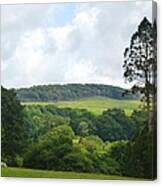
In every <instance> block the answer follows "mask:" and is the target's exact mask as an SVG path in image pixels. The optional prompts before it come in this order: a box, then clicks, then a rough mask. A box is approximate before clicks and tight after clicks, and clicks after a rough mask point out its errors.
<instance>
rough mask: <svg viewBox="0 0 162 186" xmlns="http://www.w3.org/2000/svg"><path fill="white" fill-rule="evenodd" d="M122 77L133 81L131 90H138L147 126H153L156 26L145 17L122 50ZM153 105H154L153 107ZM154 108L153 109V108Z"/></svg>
mask: <svg viewBox="0 0 162 186" xmlns="http://www.w3.org/2000/svg"><path fill="white" fill-rule="evenodd" d="M124 58H125V59H124V65H123V67H124V77H125V79H126V80H127V81H128V82H131V83H133V86H132V92H133V93H134V92H140V94H141V95H143V97H142V100H143V103H144V106H145V107H144V108H146V110H147V114H148V121H147V124H148V128H149V130H150V129H151V128H152V127H153V122H152V118H153V117H154V114H153V113H154V112H155V109H156V106H155V105H154V104H155V98H156V70H157V62H156V26H155V25H154V26H153V25H152V24H151V23H150V22H149V21H148V19H147V18H146V17H145V18H144V19H143V20H142V22H141V23H140V25H139V26H138V30H137V31H136V32H135V33H134V34H133V35H132V38H131V42H130V46H129V48H126V49H125V52H124ZM153 105H154V107H153ZM153 109H154V110H153Z"/></svg>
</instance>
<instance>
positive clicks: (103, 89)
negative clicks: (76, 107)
mask: <svg viewBox="0 0 162 186" xmlns="http://www.w3.org/2000/svg"><path fill="white" fill-rule="evenodd" d="M125 91H126V90H125V89H123V88H120V87H114V86H110V85H102V84H100V85H99V84H65V85H39V86H33V87H30V88H21V89H17V90H16V92H17V95H18V97H19V99H20V100H21V101H24V102H28V101H43V102H44V101H46V102H47V101H48V102H50V101H55V102H56V101H67V100H75V99H79V98H85V97H92V96H102V97H107V98H113V99H119V100H122V99H135V98H137V96H135V95H132V94H131V93H129V94H127V95H125V96H123V93H124V92H125Z"/></svg>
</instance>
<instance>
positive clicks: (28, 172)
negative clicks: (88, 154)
mask: <svg viewBox="0 0 162 186" xmlns="http://www.w3.org/2000/svg"><path fill="white" fill-rule="evenodd" d="M1 175H2V176H3V177H24V178H64V179H96V180H97V179H98V180H134V179H136V178H129V177H122V176H112V175H104V174H93V173H76V172H62V171H46V170H34V169H24V168H2V171H1Z"/></svg>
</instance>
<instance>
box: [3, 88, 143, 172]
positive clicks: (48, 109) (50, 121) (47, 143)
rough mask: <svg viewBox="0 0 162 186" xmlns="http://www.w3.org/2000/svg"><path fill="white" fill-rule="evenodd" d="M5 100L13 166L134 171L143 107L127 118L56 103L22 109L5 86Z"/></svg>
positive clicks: (6, 148) (7, 157) (6, 149)
mask: <svg viewBox="0 0 162 186" xmlns="http://www.w3.org/2000/svg"><path fill="white" fill-rule="evenodd" d="M2 98H3V102H2V161H4V162H6V163H7V164H8V165H9V166H23V167H28V168H36V169H48V170H63V171H76V172H96V173H105V174H116V175H128V173H130V171H129V169H127V166H128V164H127V162H128V159H129V155H128V149H129V148H128V146H129V145H130V144H129V141H130V140H132V139H133V138H134V137H135V136H136V135H137V134H138V133H139V131H140V130H141V128H142V127H143V126H144V123H143V121H144V117H145V114H144V113H143V112H142V111H138V112H137V111H135V112H134V113H133V114H132V116H131V117H128V116H127V115H125V113H124V111H122V110H119V109H112V110H107V111H104V112H103V113H102V114H101V115H99V116H97V115H94V114H92V113H90V112H88V111H87V110H84V109H82V110H80V109H70V108H57V107H55V106H54V105H43V106H40V105H28V106H25V107H23V106H21V105H20V102H19V101H18V99H17V96H16V94H15V93H14V91H13V90H7V89H4V88H3V87H2ZM6 103H7V104H6ZM13 105H14V106H15V107H14V109H13ZM15 108H16V110H15ZM6 113H8V114H6ZM9 121H10V122H9ZM123 157H124V159H123ZM130 176H134V175H133V174H130ZM137 176H138V175H137Z"/></svg>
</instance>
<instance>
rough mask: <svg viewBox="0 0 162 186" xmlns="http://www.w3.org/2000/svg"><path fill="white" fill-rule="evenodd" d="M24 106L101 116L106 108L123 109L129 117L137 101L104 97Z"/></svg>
mask: <svg viewBox="0 0 162 186" xmlns="http://www.w3.org/2000/svg"><path fill="white" fill-rule="evenodd" d="M23 104H25V105H30V104H35V105H47V104H54V105H56V106H58V107H60V108H65V107H69V108H79V109H87V110H88V111H90V112H93V113H95V114H101V113H102V112H103V111H104V110H107V109H108V108H109V109H111V108H120V109H124V110H125V112H126V114H128V115H130V114H131V113H132V111H133V110H135V109H139V105H140V102H139V100H117V99H110V98H105V97H98V96H96V97H89V98H82V99H78V100H73V101H59V102H56V103H55V102H26V103H23Z"/></svg>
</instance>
